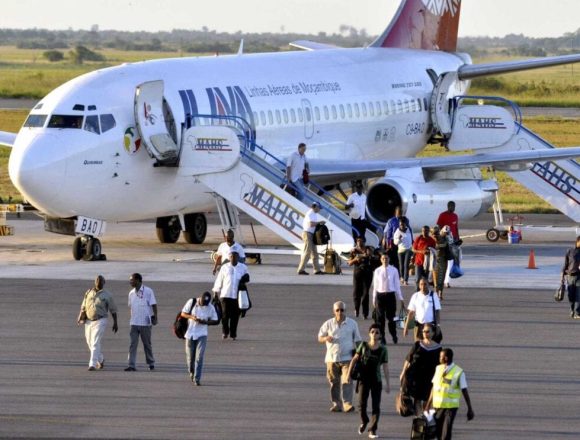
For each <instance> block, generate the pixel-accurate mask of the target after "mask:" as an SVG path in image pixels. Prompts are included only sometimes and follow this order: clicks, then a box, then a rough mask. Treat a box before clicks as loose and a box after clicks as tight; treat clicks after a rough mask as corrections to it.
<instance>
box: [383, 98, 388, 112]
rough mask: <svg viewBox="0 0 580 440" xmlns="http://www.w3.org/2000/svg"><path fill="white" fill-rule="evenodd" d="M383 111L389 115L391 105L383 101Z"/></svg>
mask: <svg viewBox="0 0 580 440" xmlns="http://www.w3.org/2000/svg"><path fill="white" fill-rule="evenodd" d="M383 111H384V113H385V115H388V114H389V104H388V102H387V101H383Z"/></svg>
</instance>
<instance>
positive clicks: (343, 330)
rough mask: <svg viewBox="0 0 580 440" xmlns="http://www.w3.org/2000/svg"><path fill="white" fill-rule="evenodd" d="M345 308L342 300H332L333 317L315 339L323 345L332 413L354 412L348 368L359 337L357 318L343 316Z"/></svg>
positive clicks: (359, 339) (321, 328)
mask: <svg viewBox="0 0 580 440" xmlns="http://www.w3.org/2000/svg"><path fill="white" fill-rule="evenodd" d="M345 307H346V305H345V303H344V302H342V301H337V302H335V303H334V306H333V308H332V310H333V312H334V318H331V319H329V320H328V321H326V322H325V323H324V324H322V327H320V331H319V332H318V342H320V343H321V344H326V357H325V359H324V361H325V362H326V377H327V379H328V382H329V383H330V400H331V401H332V406H331V407H330V411H331V412H341V411H344V412H352V411H354V407H353V405H352V395H353V389H352V383H351V381H350V380H349V377H348V367H349V365H350V361H351V360H352V357H353V354H354V352H355V349H356V346H357V345H358V343H359V342H360V341H361V337H360V332H359V329H358V324H357V323H356V321H355V320H354V319H351V318H347V317H346V313H345Z"/></svg>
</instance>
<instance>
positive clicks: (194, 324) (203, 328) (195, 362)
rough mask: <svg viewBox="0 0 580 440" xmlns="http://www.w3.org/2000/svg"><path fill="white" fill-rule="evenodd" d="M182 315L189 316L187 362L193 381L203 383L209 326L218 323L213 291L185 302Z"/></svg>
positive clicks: (186, 338)
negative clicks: (212, 301)
mask: <svg viewBox="0 0 580 440" xmlns="http://www.w3.org/2000/svg"><path fill="white" fill-rule="evenodd" d="M181 316H182V317H183V318H187V319H188V320H189V321H188V325H187V332H185V362H186V365H187V371H188V372H189V377H190V378H191V381H192V382H193V383H195V385H196V386H200V385H201V372H202V369H203V358H204V355H205V347H206V345H207V333H208V332H207V326H208V325H214V324H217V323H218V315H217V312H216V310H215V307H214V306H213V305H212V304H211V293H210V292H204V293H203V295H202V296H201V297H200V298H197V299H195V298H192V299H190V300H189V301H187V302H186V303H185V305H184V306H183V309H182V310H181Z"/></svg>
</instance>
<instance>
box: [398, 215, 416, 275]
mask: <svg viewBox="0 0 580 440" xmlns="http://www.w3.org/2000/svg"><path fill="white" fill-rule="evenodd" d="M393 243H394V244H395V246H397V256H398V259H399V274H400V276H401V282H402V283H403V286H408V285H409V265H410V263H411V256H412V255H413V252H412V250H411V249H412V248H413V233H412V232H411V229H410V228H409V227H407V225H406V224H405V223H404V222H399V229H397V230H396V231H395V234H394V235H393Z"/></svg>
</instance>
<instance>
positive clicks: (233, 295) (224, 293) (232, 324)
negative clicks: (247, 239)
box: [212, 251, 250, 341]
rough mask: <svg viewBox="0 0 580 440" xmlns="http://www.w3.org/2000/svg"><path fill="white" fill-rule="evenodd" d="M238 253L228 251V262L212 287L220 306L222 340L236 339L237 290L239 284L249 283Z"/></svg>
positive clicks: (246, 270)
mask: <svg viewBox="0 0 580 440" xmlns="http://www.w3.org/2000/svg"><path fill="white" fill-rule="evenodd" d="M238 258H239V257H238V253H237V252H236V251H230V255H229V258H228V259H229V260H230V261H228V262H227V263H226V264H224V265H222V267H221V269H220V271H219V272H218V275H217V278H216V279H215V283H214V285H213V289H212V290H213V291H214V292H215V293H217V294H219V296H220V302H221V305H222V311H223V314H222V338H223V339H227V338H228V337H231V338H232V340H234V341H235V340H236V338H237V337H238V321H239V319H240V308H239V307H238V290H239V286H240V282H243V283H249V282H250V274H249V273H248V267H247V266H246V265H245V264H243V263H239V262H238Z"/></svg>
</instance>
